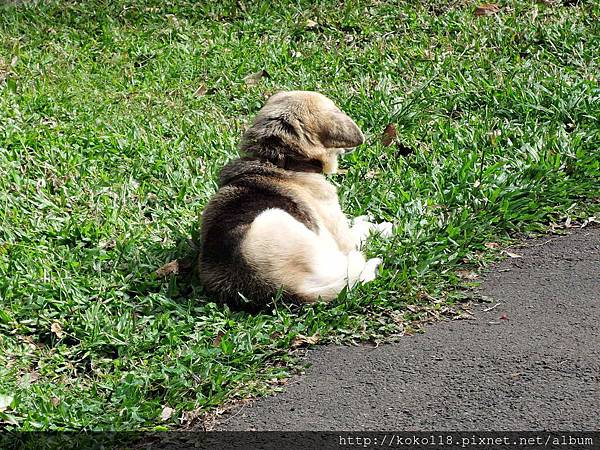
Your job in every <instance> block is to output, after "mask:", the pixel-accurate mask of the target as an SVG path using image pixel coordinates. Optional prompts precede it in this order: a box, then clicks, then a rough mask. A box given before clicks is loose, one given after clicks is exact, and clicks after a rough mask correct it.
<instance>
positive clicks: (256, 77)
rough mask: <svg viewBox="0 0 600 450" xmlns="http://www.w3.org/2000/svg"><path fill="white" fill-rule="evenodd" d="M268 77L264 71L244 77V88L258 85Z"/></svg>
mask: <svg viewBox="0 0 600 450" xmlns="http://www.w3.org/2000/svg"><path fill="white" fill-rule="evenodd" d="M269 77H270V75H269V72H267V71H266V70H265V69H262V70H259V71H258V72H254V73H251V74H250V75H247V76H246V77H244V83H246V86H256V85H257V84H258V83H260V80H262V79H263V78H269Z"/></svg>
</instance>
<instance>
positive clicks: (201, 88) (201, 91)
mask: <svg viewBox="0 0 600 450" xmlns="http://www.w3.org/2000/svg"><path fill="white" fill-rule="evenodd" d="M207 91H208V89H206V85H204V84H201V85H200V86H198V89H196V91H195V92H194V95H195V96H196V97H202V96H203V95H206V92H207Z"/></svg>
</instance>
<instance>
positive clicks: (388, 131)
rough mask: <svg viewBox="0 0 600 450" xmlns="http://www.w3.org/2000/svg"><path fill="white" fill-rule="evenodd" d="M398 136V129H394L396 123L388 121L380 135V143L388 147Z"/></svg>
mask: <svg viewBox="0 0 600 450" xmlns="http://www.w3.org/2000/svg"><path fill="white" fill-rule="evenodd" d="M396 136H398V131H397V130H396V124H393V123H390V124H388V125H387V126H386V127H385V130H383V135H382V136H381V143H382V144H383V146H384V147H389V146H390V145H392V142H394V140H395V139H396Z"/></svg>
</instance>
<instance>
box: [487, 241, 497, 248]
mask: <svg viewBox="0 0 600 450" xmlns="http://www.w3.org/2000/svg"><path fill="white" fill-rule="evenodd" d="M484 245H485V247H486V248H500V244H498V243H497V242H486V243H485V244H484Z"/></svg>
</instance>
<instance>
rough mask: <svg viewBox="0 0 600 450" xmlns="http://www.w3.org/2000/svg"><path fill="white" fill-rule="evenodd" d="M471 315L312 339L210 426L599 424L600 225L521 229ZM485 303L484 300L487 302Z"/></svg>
mask: <svg viewBox="0 0 600 450" xmlns="http://www.w3.org/2000/svg"><path fill="white" fill-rule="evenodd" d="M512 252H514V253H516V254H518V255H520V256H521V257H520V258H508V259H506V260H504V261H501V262H499V263H498V264H495V265H494V266H493V267H492V268H491V270H490V272H489V273H487V274H486V275H485V278H484V282H483V284H482V286H481V288H480V293H481V294H482V295H485V296H487V297H489V300H491V302H490V303H481V304H476V305H474V307H473V309H472V310H473V312H474V320H455V321H447V322H443V323H437V324H434V325H431V326H428V327H427V329H426V332H425V333H424V334H419V335H415V336H411V337H408V336H407V337H403V338H401V339H400V341H399V342H397V343H393V344H386V345H381V346H379V347H376V348H374V347H368V346H360V347H346V346H322V347H316V348H315V349H314V350H311V351H310V352H309V354H308V356H307V362H308V363H309V364H310V367H309V368H308V369H307V371H306V373H305V375H302V376H298V377H295V378H293V379H292V380H290V382H289V383H288V385H287V387H286V390H285V392H283V393H280V394H278V395H275V396H271V397H266V398H262V399H259V400H257V401H255V402H252V403H251V404H249V405H244V406H243V407H241V408H235V409H232V410H231V411H230V412H229V413H227V414H225V415H224V416H223V417H222V418H221V420H220V421H219V422H218V423H217V425H216V427H215V429H218V430H286V431H293V430H302V431H305V430H357V431H358V430H363V431H364V430H413V431H417V430H418V431H427V430H438V431H439V430H454V431H460V430H478V431H484V430H507V431H510V430H582V431H583V430H588V431H593V430H600V227H591V226H590V227H586V228H583V229H572V233H571V234H570V235H569V236H548V237H545V238H541V239H535V240H528V241H525V242H524V243H523V245H522V246H519V247H515V248H514V249H513V250H512ZM494 306H495V307H494Z"/></svg>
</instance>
